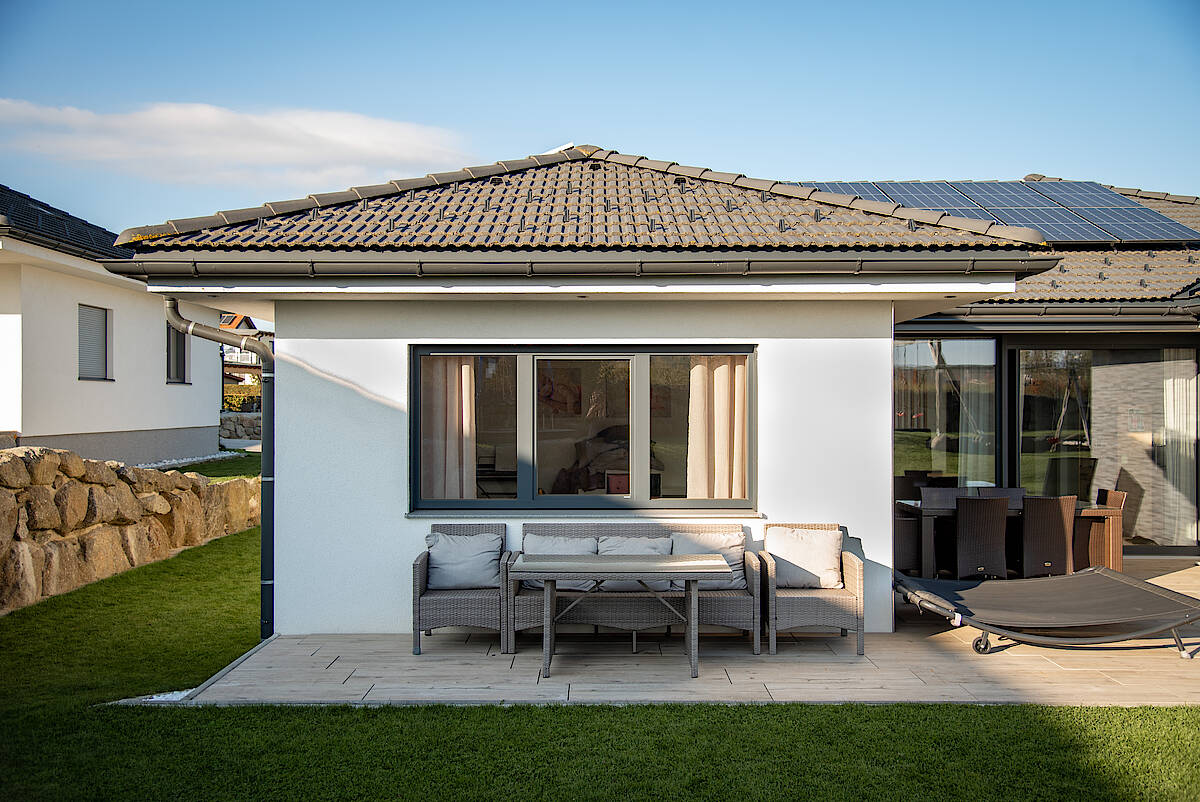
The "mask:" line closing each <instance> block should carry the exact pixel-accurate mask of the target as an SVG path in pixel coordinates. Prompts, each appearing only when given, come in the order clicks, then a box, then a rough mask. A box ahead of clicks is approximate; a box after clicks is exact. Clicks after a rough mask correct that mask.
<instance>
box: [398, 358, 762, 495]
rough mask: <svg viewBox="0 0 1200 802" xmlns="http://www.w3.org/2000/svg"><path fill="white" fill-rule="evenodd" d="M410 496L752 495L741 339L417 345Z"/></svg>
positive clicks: (747, 362)
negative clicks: (711, 344) (638, 345)
mask: <svg viewBox="0 0 1200 802" xmlns="http://www.w3.org/2000/svg"><path fill="white" fill-rule="evenodd" d="M413 364H414V367H415V371H414V377H413V378H414V387H415V388H417V390H416V392H415V393H414V396H415V397H414V401H415V402H416V406H417V408H418V413H417V415H415V416H414V437H415V438H416V439H417V440H418V441H419V442H420V448H419V449H418V450H415V451H414V466H413V467H414V472H413V475H414V477H415V478H414V482H413V485H414V493H413V497H414V500H415V503H414V506H416V507H425V508H433V509H438V508H447V507H454V508H463V507H465V508H474V507H495V508H505V507H516V508H549V509H558V508H593V509H596V508H621V507H693V508H694V507H736V508H746V507H750V506H752V504H753V497H752V493H751V485H752V471H753V449H752V444H751V439H750V433H751V431H752V428H751V426H752V422H751V416H750V409H751V399H752V381H751V379H752V368H753V354H752V352H751V349H750V348H748V347H745V348H714V349H711V350H706V351H702V350H701V349H696V348H687V349H683V348H653V349H638V350H635V351H630V350H624V349H599V348H593V349H574V348H572V349H565V348H563V349H551V350H534V349H518V348H511V349H493V350H489V351H487V352H485V351H482V350H480V351H473V350H470V349H450V348H445V349H442V348H424V349H417V351H416V353H415V359H414V360H413Z"/></svg>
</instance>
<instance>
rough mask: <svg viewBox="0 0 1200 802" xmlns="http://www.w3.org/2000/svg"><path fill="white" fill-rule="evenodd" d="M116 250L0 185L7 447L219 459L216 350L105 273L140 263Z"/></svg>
mask: <svg viewBox="0 0 1200 802" xmlns="http://www.w3.org/2000/svg"><path fill="white" fill-rule="evenodd" d="M115 239H116V235H115V234H113V233H112V232H111V231H106V230H105V229H103V228H101V227H100V226H96V225H92V224H91V223H88V222H87V221H86V220H81V219H80V218H78V217H75V216H73V215H70V214H68V213H66V212H64V211H62V210H61V209H56V208H54V207H52V206H50V205H48V204H45V203H42V202H41V201H39V200H37V199H35V198H31V197H30V196H28V195H26V194H24V193H21V192H17V191H16V190H14V189H10V188H9V187H6V186H3V185H0V447H2V446H5V445H7V446H12V445H40V446H53V447H56V448H67V449H71V450H72V451H76V452H78V453H80V454H82V455H84V456H86V457H92V458H96V459H118V460H121V461H123V462H130V463H145V462H155V461H159V460H167V459H182V458H187V457H198V456H207V455H209V454H213V453H215V452H216V451H217V409H219V407H218V404H219V403H220V392H221V390H220V387H221V384H220V382H221V378H220V376H221V374H220V368H219V366H218V364H217V347H216V345H215V344H213V343H209V342H205V341H201V340H189V339H188V338H186V337H183V336H181V335H179V334H178V333H177V332H172V331H170V330H168V328H167V326H166V324H165V322H164V321H163V310H162V303H163V302H162V298H161V297H159V296H157V295H152V294H151V293H149V292H147V291H146V285H145V284H144V283H143V282H139V281H133V280H131V279H128V278H123V277H121V276H116V275H113V274H112V273H110V272H108V271H106V270H105V269H104V268H103V267H102V266H101V265H100V263H99V261H100V260H106V259H121V258H128V257H129V256H131V255H132V251H130V250H128V249H126V248H123V247H116V246H114V245H113V241H114V240H115ZM185 308H186V311H187V313H188V314H190V315H192V316H193V318H194V319H197V320H201V321H210V320H211V321H212V322H214V323H215V322H216V315H217V313H216V312H215V311H214V310H212V309H209V308H208V307H207V306H206V305H202V304H198V303H193V304H188V305H187V306H186V307H185Z"/></svg>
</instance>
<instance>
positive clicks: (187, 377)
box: [166, 323, 192, 384]
mask: <svg viewBox="0 0 1200 802" xmlns="http://www.w3.org/2000/svg"><path fill="white" fill-rule="evenodd" d="M166 326H167V384H191V378H192V376H191V374H192V346H191V338H190V337H188V336H187V335H186V334H185V333H183V332H182V331H177V330H176V329H175V328H174V327H172V326H171V324H170V323H167V324H166ZM172 343H175V344H176V348H172V347H171V344H172ZM180 351H182V353H183V375H182V376H172V375H171V364H172V363H173V362H174V361H175V360H174V358H175V356H176V354H177V353H179V352H180Z"/></svg>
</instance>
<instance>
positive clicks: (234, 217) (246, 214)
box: [217, 206, 267, 224]
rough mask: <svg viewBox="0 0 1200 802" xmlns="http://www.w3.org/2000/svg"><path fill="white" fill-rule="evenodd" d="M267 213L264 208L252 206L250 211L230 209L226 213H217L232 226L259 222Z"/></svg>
mask: <svg viewBox="0 0 1200 802" xmlns="http://www.w3.org/2000/svg"><path fill="white" fill-rule="evenodd" d="M266 211H267V210H266V209H265V208H263V207H262V206H251V207H250V208H249V209H230V210H228V211H224V212H217V214H218V215H220V216H221V217H223V218H224V219H225V222H226V223H230V224H232V223H248V222H250V221H251V220H257V219H258V218H260V217H262V216H263V213H264V212H266Z"/></svg>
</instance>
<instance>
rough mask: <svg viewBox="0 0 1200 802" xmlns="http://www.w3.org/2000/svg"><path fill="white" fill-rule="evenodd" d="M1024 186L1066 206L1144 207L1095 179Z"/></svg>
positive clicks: (1035, 183) (1030, 183)
mask: <svg viewBox="0 0 1200 802" xmlns="http://www.w3.org/2000/svg"><path fill="white" fill-rule="evenodd" d="M1025 186H1027V187H1029V188H1030V189H1032V190H1033V191H1034V192H1037V193H1040V194H1042V195H1045V196H1046V197H1047V198H1050V199H1051V200H1055V201H1058V202H1059V203H1061V204H1062V205H1063V206H1066V207H1068V208H1074V207H1076V206H1080V207H1106V208H1115V209H1140V208H1144V207H1143V206H1142V205H1141V204H1139V203H1138V202H1137V201H1135V200H1134V199H1133V198H1127V197H1125V196H1124V195H1122V194H1121V193H1119V192H1113V191H1112V190H1111V189H1108V188H1107V187H1102V186H1100V185H1099V184H1097V183H1096V182H1095V181H1027V182H1025Z"/></svg>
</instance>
